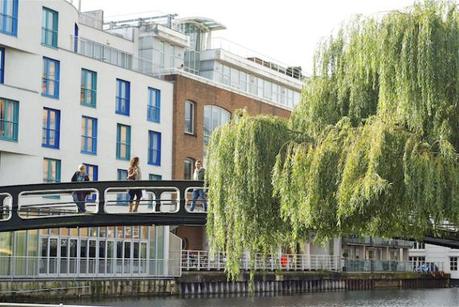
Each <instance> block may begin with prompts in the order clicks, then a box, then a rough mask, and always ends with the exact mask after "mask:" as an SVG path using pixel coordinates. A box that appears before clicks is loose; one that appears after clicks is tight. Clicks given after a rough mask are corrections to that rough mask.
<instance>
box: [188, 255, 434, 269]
mask: <svg viewBox="0 0 459 307" xmlns="http://www.w3.org/2000/svg"><path fill="white" fill-rule="evenodd" d="M225 265H226V256H225V254H224V253H215V254H211V253H209V252H208V251H199V250H184V251H182V270H183V271H223V270H224V269H225ZM251 265H252V262H251V259H250V258H249V257H247V256H246V255H244V256H243V257H242V258H241V260H240V268H241V270H244V271H248V270H250V269H252V268H254V269H255V270H259V271H333V272H339V271H347V272H419V273H433V272H443V263H441V262H425V263H422V264H420V263H419V262H413V261H395V260H359V259H354V260H350V259H345V258H343V257H340V256H329V255H308V254H277V255H262V254H256V255H255V259H253V267H252V266H251Z"/></svg>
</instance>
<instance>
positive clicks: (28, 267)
mask: <svg viewBox="0 0 459 307" xmlns="http://www.w3.org/2000/svg"><path fill="white" fill-rule="evenodd" d="M180 275H181V270H180V259H178V258H177V259H142V258H86V257H84V258H82V257H31V256H25V257H21V256H0V279H3V278H8V279H13V278H50V277H53V278H61V277H62V278H68V277H71V278H79V277H82V278H83V277H119V278H124V277H177V276H180Z"/></svg>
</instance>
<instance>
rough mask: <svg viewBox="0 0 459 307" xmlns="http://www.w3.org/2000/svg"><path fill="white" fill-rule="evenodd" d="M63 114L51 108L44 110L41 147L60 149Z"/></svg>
mask: <svg viewBox="0 0 459 307" xmlns="http://www.w3.org/2000/svg"><path fill="white" fill-rule="evenodd" d="M60 119H61V112H60V111H59V110H53V109H49V108H43V136H42V142H41V146H43V147H49V148H59V130H60Z"/></svg>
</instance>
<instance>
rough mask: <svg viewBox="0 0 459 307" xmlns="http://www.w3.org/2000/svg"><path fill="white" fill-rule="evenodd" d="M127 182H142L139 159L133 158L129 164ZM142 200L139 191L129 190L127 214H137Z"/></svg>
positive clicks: (140, 191)
mask: <svg viewBox="0 0 459 307" xmlns="http://www.w3.org/2000/svg"><path fill="white" fill-rule="evenodd" d="M127 178H128V180H142V173H141V172H140V167H139V157H134V158H132V159H131V161H130V162H129V169H128V176H127ZM141 198H142V190H141V189H132V190H129V212H137V210H138V208H139V204H140V199H141Z"/></svg>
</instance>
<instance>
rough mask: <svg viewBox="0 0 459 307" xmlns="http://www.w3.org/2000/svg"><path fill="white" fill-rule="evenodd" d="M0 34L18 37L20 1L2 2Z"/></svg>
mask: <svg viewBox="0 0 459 307" xmlns="http://www.w3.org/2000/svg"><path fill="white" fill-rule="evenodd" d="M0 32H1V33H3V34H7V35H12V36H16V35H17V33H18V0H3V1H0Z"/></svg>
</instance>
